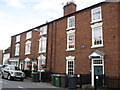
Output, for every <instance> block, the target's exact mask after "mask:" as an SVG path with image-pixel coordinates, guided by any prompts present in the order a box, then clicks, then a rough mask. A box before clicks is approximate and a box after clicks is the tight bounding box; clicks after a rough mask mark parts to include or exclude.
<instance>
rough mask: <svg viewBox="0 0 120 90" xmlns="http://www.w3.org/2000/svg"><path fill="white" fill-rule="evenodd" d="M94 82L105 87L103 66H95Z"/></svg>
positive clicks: (97, 85)
mask: <svg viewBox="0 0 120 90" xmlns="http://www.w3.org/2000/svg"><path fill="white" fill-rule="evenodd" d="M94 75H95V76H94V78H95V79H94V80H95V81H94V84H95V85H96V87H103V84H104V75H103V66H94Z"/></svg>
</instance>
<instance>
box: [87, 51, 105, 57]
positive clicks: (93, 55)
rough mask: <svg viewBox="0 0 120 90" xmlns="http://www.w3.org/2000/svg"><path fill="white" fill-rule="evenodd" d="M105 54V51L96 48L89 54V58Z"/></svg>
mask: <svg viewBox="0 0 120 90" xmlns="http://www.w3.org/2000/svg"><path fill="white" fill-rule="evenodd" d="M104 56H105V54H104V53H103V52H101V51H99V50H96V51H94V52H93V53H92V54H91V55H90V56H89V58H90V59H91V58H95V57H104Z"/></svg>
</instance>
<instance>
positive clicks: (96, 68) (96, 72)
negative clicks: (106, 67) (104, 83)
mask: <svg viewBox="0 0 120 90" xmlns="http://www.w3.org/2000/svg"><path fill="white" fill-rule="evenodd" d="M94 75H103V66H94Z"/></svg>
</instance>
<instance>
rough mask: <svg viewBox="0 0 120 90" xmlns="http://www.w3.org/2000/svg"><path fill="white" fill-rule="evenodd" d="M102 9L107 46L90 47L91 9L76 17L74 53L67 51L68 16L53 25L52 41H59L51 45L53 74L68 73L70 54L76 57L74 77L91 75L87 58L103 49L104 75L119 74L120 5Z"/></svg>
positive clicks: (115, 4)
mask: <svg viewBox="0 0 120 90" xmlns="http://www.w3.org/2000/svg"><path fill="white" fill-rule="evenodd" d="M95 7H97V6H95ZM95 7H93V8H95ZM101 7H102V18H103V20H102V22H103V40H104V47H101V48H94V49H93V48H91V46H92V29H91V27H90V25H91V23H90V22H91V9H92V8H88V9H86V10H83V11H81V12H78V13H76V14H74V15H75V17H76V32H75V36H76V37H75V38H76V39H75V41H76V43H75V51H71V52H67V51H66V48H67V44H66V43H67V34H66V28H67V17H65V18H63V19H60V20H58V21H55V22H54V23H53V25H55V26H54V27H53V34H54V33H55V35H53V41H54V40H56V41H54V43H53V44H52V48H53V50H52V52H53V53H52V54H53V55H52V63H53V64H52V68H53V71H54V72H56V73H65V72H66V56H70V55H71V56H75V74H80V73H90V70H91V60H90V59H89V58H88V56H89V55H90V54H91V53H92V52H94V51H95V50H100V51H102V52H103V53H105V73H106V74H107V75H118V4H117V3H107V4H102V5H101ZM110 7H111V8H110ZM51 28H52V25H51ZM55 42H56V44H55ZM81 45H84V46H85V48H83V49H81V48H80V46H81ZM49 50H50V49H49ZM48 58H49V57H48Z"/></svg>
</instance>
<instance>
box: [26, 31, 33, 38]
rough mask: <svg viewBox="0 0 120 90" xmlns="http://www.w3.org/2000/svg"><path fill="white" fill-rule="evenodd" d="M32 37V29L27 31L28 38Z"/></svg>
mask: <svg viewBox="0 0 120 90" xmlns="http://www.w3.org/2000/svg"><path fill="white" fill-rule="evenodd" d="M31 37H32V31H30V32H27V33H26V39H30V38H31Z"/></svg>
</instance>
